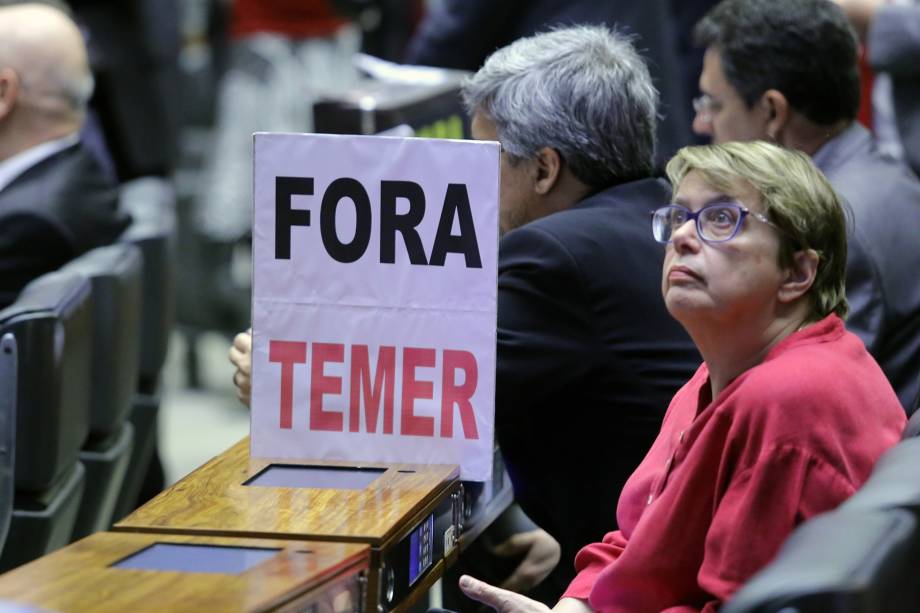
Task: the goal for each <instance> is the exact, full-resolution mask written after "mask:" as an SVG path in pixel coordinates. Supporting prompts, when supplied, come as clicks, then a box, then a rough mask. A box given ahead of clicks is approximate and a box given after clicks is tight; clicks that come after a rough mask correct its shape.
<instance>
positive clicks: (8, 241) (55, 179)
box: [0, 144, 130, 307]
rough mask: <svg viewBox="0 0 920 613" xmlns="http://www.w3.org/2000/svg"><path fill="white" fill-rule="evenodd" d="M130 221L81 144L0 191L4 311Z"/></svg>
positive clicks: (0, 274) (109, 239) (0, 304)
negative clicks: (41, 280)
mask: <svg viewBox="0 0 920 613" xmlns="http://www.w3.org/2000/svg"><path fill="white" fill-rule="evenodd" d="M129 221H130V217H128V216H127V215H125V214H124V213H121V212H119V211H118V192H117V189H116V187H115V185H114V184H112V183H111V182H110V181H109V180H108V179H107V178H106V176H105V175H104V174H103V173H102V170H101V169H100V167H99V164H98V162H96V159H95V158H94V157H93V156H92V155H91V154H90V153H88V152H87V151H86V149H84V148H83V146H82V145H80V144H76V145H73V146H71V147H68V148H67V149H64V150H63V151H61V152H59V153H56V154H54V155H52V156H51V157H49V158H46V159H44V160H42V161H41V162H39V163H38V164H36V165H35V166H33V167H31V168H29V169H28V170H26V171H25V172H24V173H22V174H21V175H19V176H18V177H16V178H15V179H14V180H13V182H12V183H10V184H9V185H7V186H6V188H4V189H3V190H0V307H3V306H6V305H8V304H10V303H12V302H13V301H15V299H16V296H17V295H18V294H19V291H20V290H21V289H22V288H23V287H25V286H26V285H27V284H28V283H29V281H32V280H33V279H35V278H36V277H38V276H40V275H42V274H44V273H46V272H51V271H53V270H56V269H58V268H59V267H60V266H61V265H63V264H65V263H66V262H68V261H70V260H71V259H73V258H74V257H76V256H78V255H80V254H81V253H83V252H85V251H88V250H90V249H92V248H94V247H98V246H100V245H107V244H109V243H111V242H112V241H114V240H115V238H117V237H118V235H119V234H121V233H122V231H123V230H124V229H125V228H126V227H127V225H128V223H129Z"/></svg>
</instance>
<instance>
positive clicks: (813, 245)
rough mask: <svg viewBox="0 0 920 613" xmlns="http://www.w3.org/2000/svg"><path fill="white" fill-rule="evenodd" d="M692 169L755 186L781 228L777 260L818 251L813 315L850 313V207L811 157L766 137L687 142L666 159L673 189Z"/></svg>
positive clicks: (733, 186) (726, 182) (718, 183)
mask: <svg viewBox="0 0 920 613" xmlns="http://www.w3.org/2000/svg"><path fill="white" fill-rule="evenodd" d="M693 170H696V171H698V172H699V173H700V174H702V175H703V177H704V179H705V180H706V182H707V183H709V184H710V185H711V186H712V187H714V188H715V189H718V190H719V191H724V192H725V193H726V194H733V193H736V192H737V191H738V181H739V180H741V181H744V182H746V183H748V184H750V185H751V186H752V187H754V189H756V190H757V191H758V192H759V193H760V197H761V203H762V205H763V209H764V211H763V212H764V214H765V215H766V216H767V217H768V218H769V219H770V220H771V221H772V222H773V223H774V224H775V225H776V226H778V227H779V228H781V229H782V230H783V232H781V233H780V237H781V241H782V242H781V243H780V250H779V265H780V266H782V267H784V268H788V267H790V266H792V264H793V261H794V255H795V253H796V252H797V251H801V250H803V249H813V250H814V251H816V252H817V254H818V256H819V260H818V270H817V273H816V275H815V281H814V283H813V284H812V286H811V288H810V289H809V296H810V297H811V301H812V316H813V318H814V319H821V318H823V317H825V316H827V315H829V314H830V313H836V314H837V315H839V316H840V317H846V315H847V312H848V311H849V305H848V304H847V299H846V261H847V240H846V228H847V213H848V211H847V209H845V208H844V206H843V204H842V203H841V201H840V199H839V198H838V197H837V194H836V193H835V192H834V188H833V187H831V184H830V183H829V182H828V181H827V179H826V178H825V177H824V175H823V174H822V173H821V171H819V170H818V169H817V168H815V165H814V164H813V163H812V161H811V158H809V157H808V156H807V155H805V154H804V153H801V152H799V151H792V150H790V149H784V148H782V147H778V146H776V145H772V144H770V143H766V142H762V141H755V142H747V143H741V142H732V143H724V144H721V145H704V146H698V147H684V148H683V149H681V150H680V151H678V152H677V154H676V155H675V156H674V157H673V158H671V161H669V162H668V165H667V173H668V178H669V179H670V181H671V185H673V186H674V190H675V191H676V190H677V186H678V185H680V182H681V181H682V180H683V179H684V177H686V176H687V174H688V173H690V172H691V171H693Z"/></svg>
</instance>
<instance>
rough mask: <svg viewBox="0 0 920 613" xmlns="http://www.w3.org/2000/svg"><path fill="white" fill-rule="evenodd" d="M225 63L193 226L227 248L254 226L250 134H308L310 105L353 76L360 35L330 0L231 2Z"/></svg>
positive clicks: (309, 129) (311, 129) (242, 0)
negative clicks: (228, 52)
mask: <svg viewBox="0 0 920 613" xmlns="http://www.w3.org/2000/svg"><path fill="white" fill-rule="evenodd" d="M231 10H232V13H231V19H230V36H231V39H232V41H233V43H232V47H231V50H230V59H229V66H228V68H227V71H226V73H225V74H224V76H223V80H222V83H221V84H220V90H219V93H218V100H217V118H216V122H217V123H216V126H215V134H214V141H213V145H212V146H211V147H210V149H209V150H210V155H209V157H208V160H207V165H206V168H205V171H204V179H203V180H202V182H201V191H200V193H199V197H198V206H197V214H196V216H195V218H196V219H195V222H196V229H197V230H198V231H199V232H201V233H202V234H203V235H204V236H205V237H206V238H208V239H211V240H213V241H217V242H225V243H230V242H233V241H237V240H240V239H241V238H244V237H246V236H248V234H249V232H250V230H251V226H252V134H253V132H260V131H271V132H312V131H313V102H314V101H315V100H316V99H317V98H318V97H319V96H320V95H321V94H323V93H331V92H336V91H340V90H341V89H343V88H345V87H347V86H348V85H349V84H352V83H354V82H355V80H356V79H357V72H356V70H355V68H354V66H353V64H352V57H353V55H354V53H355V52H356V51H357V50H358V48H359V46H360V36H359V33H358V30H357V28H356V27H355V26H353V25H350V24H349V22H348V21H347V20H345V19H344V18H343V17H341V16H340V15H339V14H338V13H336V11H335V10H334V7H333V4H332V3H331V1H330V0H235V2H234V3H233V5H232V9H231Z"/></svg>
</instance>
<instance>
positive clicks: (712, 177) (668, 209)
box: [461, 142, 905, 612]
mask: <svg viewBox="0 0 920 613" xmlns="http://www.w3.org/2000/svg"><path fill="white" fill-rule="evenodd" d="M667 170H668V176H669V178H670V179H671V183H672V185H673V186H674V197H673V203H672V204H668V205H666V206H662V207H661V208H659V209H657V210H656V211H654V212H653V214H652V224H651V225H652V232H653V235H654V237H655V239H656V240H658V241H659V242H661V243H665V244H666V254H665V262H664V269H663V271H662V294H663V296H664V301H665V304H666V305H667V308H668V311H669V312H670V313H671V315H672V316H673V317H674V318H676V319H677V320H678V321H679V322H680V323H681V324H682V325H683V326H684V327H685V328H686V330H687V331H688V332H689V334H690V336H691V337H692V339H693V341H694V342H695V344H696V346H697V348H698V349H699V350H700V354H701V355H702V356H703V359H704V363H703V364H702V365H701V366H700V368H699V370H698V371H697V372H696V374H695V375H694V376H693V377H692V378H691V379H690V381H689V382H688V383H687V384H686V385H685V386H684V387H683V388H682V389H681V390H680V391H679V392H678V393H677V394H676V395H675V397H674V399H673V400H672V401H671V405H670V407H669V408H668V413H667V415H666V417H665V420H664V423H663V424H662V428H661V432H660V433H659V435H658V438H657V439H656V440H655V442H654V444H653V445H652V448H651V449H650V450H649V452H648V454H647V455H646V457H645V459H644V460H643V461H642V463H641V464H640V466H639V467H638V468H637V469H636V471H635V472H634V473H633V475H632V477H630V479H629V481H628V482H627V484H626V486H625V487H624V488H623V491H622V493H621V495H620V500H619V505H618V508H617V517H616V518H617V521H618V525H619V530H617V531H615V532H611V533H609V534H607V535H606V536H605V537H604V539H603V541H602V542H600V543H595V544H593V545H589V546H587V547H585V548H584V549H582V550H581V552H579V554H578V556H577V557H576V559H575V566H576V569H577V570H578V575H577V576H576V578H575V580H574V581H573V582H572V584H571V585H570V587H569V589H568V590H567V591H566V593H565V595H564V597H563V599H562V600H561V601H560V602H559V604H558V605H557V606H556V610H566V611H568V610H572V611H586V610H598V611H622V612H638V611H662V610H668V611H715V610H716V609H717V608H718V607H719V605H720V604H721V603H722V602H724V601H725V600H727V599H728V598H729V597H730V596H731V595H732V593H734V592H735V591H736V590H737V589H738V588H739V587H740V585H741V584H742V583H743V582H744V581H745V580H746V579H747V578H749V577H750V576H751V575H752V574H753V573H754V572H756V571H757V570H758V569H760V568H761V567H762V566H764V565H765V564H766V563H767V562H769V561H770V559H771V558H772V557H773V556H774V555H775V554H776V552H777V550H778V549H779V547H780V545H781V544H782V542H783V540H785V538H786V537H787V536H788V535H789V533H790V532H791V531H792V530H793V528H794V527H795V526H796V525H798V524H799V523H801V522H802V521H804V520H806V519H808V518H809V517H811V516H813V515H815V514H818V513H822V512H824V511H828V510H830V509H833V508H834V507H836V506H837V505H838V504H839V503H840V502H842V501H843V500H844V499H846V498H847V497H848V496H850V495H851V494H852V493H853V492H854V491H855V490H856V489H857V488H858V487H859V486H860V485H861V484H862V483H863V481H865V479H866V478H867V477H868V476H869V472H870V471H871V469H872V466H873V464H874V462H875V460H876V459H877V458H878V457H879V455H881V454H882V452H883V451H884V450H885V449H887V448H888V447H890V446H891V445H893V444H895V443H896V442H897V441H898V439H899V437H900V434H901V430H902V428H903V427H904V423H905V415H904V411H903V409H902V408H901V405H900V403H899V402H898V399H897V397H896V396H895V393H894V391H893V390H892V389H891V386H890V385H889V384H888V382H887V380H886V379H885V376H884V374H883V373H882V371H881V369H880V368H879V367H878V365H877V364H876V363H875V362H874V360H873V359H872V358H871V357H870V356H869V354H868V353H867V352H866V350H865V347H864V346H863V344H862V342H861V341H860V340H859V339H858V338H857V337H856V336H855V335H853V334H851V333H849V332H847V331H846V330H845V329H844V325H843V318H844V317H845V316H846V314H847V301H846V297H845V294H844V274H845V264H846V229H845V220H844V211H843V209H842V207H841V205H840V203H839V201H838V199H837V196H836V195H835V194H834V191H833V189H832V188H831V187H830V185H829V184H828V182H827V180H826V179H825V178H824V176H823V175H821V173H820V172H819V171H817V170H816V169H815V167H814V166H813V165H812V163H811V161H810V160H809V159H808V157H807V156H805V155H803V154H801V153H797V152H792V151H788V150H784V149H781V148H779V147H776V146H774V145H770V144H767V143H759V142H755V143H729V144H724V145H712V146H705V147H688V148H685V149H682V150H680V151H679V152H678V154H677V155H676V156H675V157H674V158H673V159H672V160H671V162H670V163H669V164H668V167H667ZM610 436H611V444H616V433H611V434H610ZM583 502H584V504H585V505H590V504H591V501H590V500H585V501H583ZM461 587H462V588H463V589H464V591H466V592H467V594H468V595H470V596H471V597H473V598H475V599H477V600H481V601H484V602H487V603H488V604H491V605H492V606H494V607H496V608H497V609H499V610H500V611H538V610H541V607H542V605H540V604H538V603H534V602H532V601H528V600H526V599H524V598H523V597H522V596H519V595H517V594H512V593H510V592H506V591H503V590H498V589H496V588H493V587H491V586H488V585H485V584H483V583H481V582H478V581H475V580H473V579H471V578H467V577H465V578H463V579H462V580H461ZM543 609H544V610H545V608H543Z"/></svg>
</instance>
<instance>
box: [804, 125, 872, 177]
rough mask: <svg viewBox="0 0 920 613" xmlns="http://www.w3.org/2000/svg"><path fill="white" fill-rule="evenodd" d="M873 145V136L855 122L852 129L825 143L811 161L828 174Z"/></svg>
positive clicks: (851, 126)
mask: <svg viewBox="0 0 920 613" xmlns="http://www.w3.org/2000/svg"><path fill="white" fill-rule="evenodd" d="M871 145H872V136H871V135H870V134H869V131H868V130H866V128H864V127H863V126H862V124H860V123H859V122H856V121H854V122H853V123H852V124H850V127H849V128H847V129H846V130H844V131H843V132H841V133H840V134H838V135H837V136H835V137H834V138H832V139H830V140H829V141H827V142H826V143H824V144H823V145H822V146H821V148H820V149H818V150H817V151H816V152H815V154H814V155H813V156H811V160H812V161H813V162H814V163H815V166H817V167H818V168H819V169H821V171H822V172H824V173H825V174H827V173H828V172H830V171H832V170H834V169H835V168H837V167H838V166H840V165H841V164H843V163H844V162H846V161H847V160H848V159H850V158H851V157H852V156H853V155H854V154H856V153H860V152H861V151H863V150H864V149H868V148H870V147H871Z"/></svg>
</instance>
